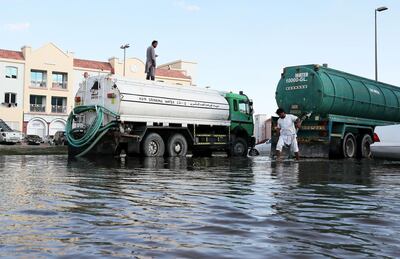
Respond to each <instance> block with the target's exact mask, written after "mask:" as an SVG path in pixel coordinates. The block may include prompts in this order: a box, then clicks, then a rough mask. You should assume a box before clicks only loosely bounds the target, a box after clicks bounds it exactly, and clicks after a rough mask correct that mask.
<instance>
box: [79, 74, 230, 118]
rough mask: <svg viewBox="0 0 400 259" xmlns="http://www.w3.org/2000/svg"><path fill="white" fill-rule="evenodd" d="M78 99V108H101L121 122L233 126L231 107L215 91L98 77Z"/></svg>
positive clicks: (80, 91)
mask: <svg viewBox="0 0 400 259" xmlns="http://www.w3.org/2000/svg"><path fill="white" fill-rule="evenodd" d="M76 99H79V102H78V103H77V105H79V104H82V103H83V104H85V105H101V106H103V107H105V108H107V109H108V110H110V111H112V112H114V113H116V114H118V115H119V117H120V120H121V121H135V122H148V123H150V122H151V123H153V122H157V123H169V124H171V123H181V124H182V123H184V124H189V123H193V124H207V125H210V124H211V125H229V121H228V119H229V104H228V102H227V100H226V99H225V98H224V96H223V95H222V93H220V92H218V91H216V90H212V89H206V88H200V87H193V86H172V85H166V84H160V83H155V82H153V81H139V80H128V79H124V78H118V77H115V76H113V77H110V76H98V77H91V78H88V80H87V81H86V82H85V83H84V85H83V86H82V87H81V88H80V89H79V91H78V93H77V95H76Z"/></svg>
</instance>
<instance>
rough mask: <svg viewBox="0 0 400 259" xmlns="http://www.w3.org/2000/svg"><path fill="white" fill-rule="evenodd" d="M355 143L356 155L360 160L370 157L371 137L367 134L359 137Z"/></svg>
mask: <svg viewBox="0 0 400 259" xmlns="http://www.w3.org/2000/svg"><path fill="white" fill-rule="evenodd" d="M357 142H358V150H357V154H358V155H359V156H360V158H370V157H371V156H372V154H371V144H372V143H373V141H372V138H371V136H370V135H369V134H365V135H361V136H360V138H359V139H358V141H357Z"/></svg>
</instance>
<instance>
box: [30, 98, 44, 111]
mask: <svg viewBox="0 0 400 259" xmlns="http://www.w3.org/2000/svg"><path fill="white" fill-rule="evenodd" d="M29 106H30V111H31V112H46V96H42V95H31V96H30V98H29Z"/></svg>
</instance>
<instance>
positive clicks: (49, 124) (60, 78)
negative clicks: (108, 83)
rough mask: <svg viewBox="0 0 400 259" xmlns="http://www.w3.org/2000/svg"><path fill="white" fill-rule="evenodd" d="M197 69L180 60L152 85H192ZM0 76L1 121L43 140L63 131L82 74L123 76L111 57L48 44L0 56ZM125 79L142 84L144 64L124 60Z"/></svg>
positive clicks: (121, 65)
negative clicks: (96, 57) (98, 57)
mask: <svg viewBox="0 0 400 259" xmlns="http://www.w3.org/2000/svg"><path fill="white" fill-rule="evenodd" d="M196 65H197V64H196V63H194V62H186V61H180V60H179V61H175V62H171V63H168V64H165V65H161V66H159V67H158V68H157V70H156V81H158V82H165V83H168V84H174V85H182V86H189V85H194V81H193V77H195V75H196ZM185 68H187V70H185ZM0 70H1V73H0V77H1V78H0V97H1V96H3V97H1V98H3V99H4V101H3V102H1V104H2V105H1V106H0V119H2V120H4V121H5V122H6V123H7V124H11V125H12V128H13V129H15V130H21V131H23V132H24V133H26V134H34V135H39V136H41V137H45V136H47V135H54V133H55V132H57V131H59V130H64V129H65V125H66V121H67V118H68V114H69V113H70V112H71V110H72V108H73V105H74V96H75V93H76V92H77V90H78V88H79V85H80V83H81V82H82V81H83V79H84V77H83V75H84V74H85V72H86V73H88V74H89V75H90V76H93V75H107V74H115V75H118V76H123V73H124V62H123V60H119V59H118V58H115V57H113V58H110V59H109V60H107V61H96V60H87V59H78V58H75V57H74V55H73V53H69V52H65V51H63V50H61V49H59V48H58V47H57V46H56V45H54V44H53V43H48V44H46V45H44V46H42V47H40V48H38V49H32V48H31V47H29V46H24V47H22V48H21V51H11V50H0ZM125 76H126V77H128V78H134V79H137V80H145V73H144V62H143V61H142V60H140V59H138V58H127V59H126V60H125ZM192 76H193V77H192Z"/></svg>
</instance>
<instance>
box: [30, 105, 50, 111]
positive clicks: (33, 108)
mask: <svg viewBox="0 0 400 259" xmlns="http://www.w3.org/2000/svg"><path fill="white" fill-rule="evenodd" d="M29 107H30V111H31V112H46V105H43V104H30V105H29Z"/></svg>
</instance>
